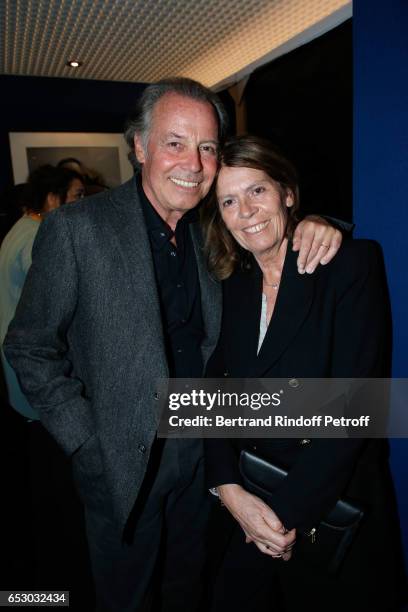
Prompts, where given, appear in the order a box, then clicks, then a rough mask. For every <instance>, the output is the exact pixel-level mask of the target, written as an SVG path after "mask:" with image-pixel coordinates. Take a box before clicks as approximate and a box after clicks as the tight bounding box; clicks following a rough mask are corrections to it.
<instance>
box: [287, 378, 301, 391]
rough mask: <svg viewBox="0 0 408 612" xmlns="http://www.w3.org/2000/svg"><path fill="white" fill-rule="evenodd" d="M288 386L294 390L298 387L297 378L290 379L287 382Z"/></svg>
mask: <svg viewBox="0 0 408 612" xmlns="http://www.w3.org/2000/svg"><path fill="white" fill-rule="evenodd" d="M289 386H290V387H292V388H293V389H296V388H297V387H298V386H299V381H298V379H297V378H291V379H290V381H289Z"/></svg>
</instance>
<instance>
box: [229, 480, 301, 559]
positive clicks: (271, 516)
mask: <svg viewBox="0 0 408 612" xmlns="http://www.w3.org/2000/svg"><path fill="white" fill-rule="evenodd" d="M217 490H218V494H219V496H220V499H221V501H222V503H223V504H224V506H225V507H226V508H227V509H228V510H229V511H230V512H231V514H232V516H233V517H234V518H235V519H236V520H237V521H238V523H239V524H240V525H241V527H242V529H243V531H244V533H245V536H246V541H247V543H249V542H254V544H255V545H256V546H257V547H258V549H259V550H260V551H261V552H262V553H264V554H266V555H270V556H271V557H282V559H284V560H285V561H287V560H289V559H290V557H291V548H292V546H293V544H294V542H295V538H296V530H295V529H292V531H288V532H286V530H285V527H284V526H283V524H282V522H281V521H280V520H279V518H278V517H277V515H276V514H275V512H274V511H273V510H272V509H271V508H270V507H269V506H268V505H267V504H265V502H263V501H262V500H261V499H260V498H259V497H256V495H252V493H248V491H245V489H243V488H242V487H241V486H240V485H237V484H226V485H221V486H219V487H217Z"/></svg>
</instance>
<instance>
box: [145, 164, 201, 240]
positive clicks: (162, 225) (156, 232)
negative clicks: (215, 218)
mask: <svg viewBox="0 0 408 612" xmlns="http://www.w3.org/2000/svg"><path fill="white" fill-rule="evenodd" d="M136 185H137V191H138V195H139V198H140V201H141V204H142V210H143V214H144V218H145V221H146V227H147V231H148V232H149V234H150V235H151V237H152V239H153V241H154V244H155V245H156V246H163V245H164V244H165V243H166V242H168V241H169V240H171V238H172V237H173V235H174V233H175V234H176V236H177V234H178V233H179V231H180V230H181V229H182V228H183V227H185V226H186V225H188V224H190V223H194V221H197V220H198V210H197V207H196V208H192V209H191V210H189V211H188V212H186V213H185V214H184V215H183V216H182V217H181V219H180V220H179V221H178V223H177V226H176V231H175V232H173V230H172V229H171V228H170V227H169V226H168V225H167V223H166V222H165V221H164V220H163V219H162V218H161V216H160V215H159V213H158V212H157V211H156V210H155V208H154V207H153V206H152V204H151V202H150V200H149V199H148V197H147V195H146V194H145V191H144V189H143V186H142V177H141V174H138V175H137V177H136Z"/></svg>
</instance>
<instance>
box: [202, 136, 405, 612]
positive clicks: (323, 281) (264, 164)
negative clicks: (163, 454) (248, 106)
mask: <svg viewBox="0 0 408 612" xmlns="http://www.w3.org/2000/svg"><path fill="white" fill-rule="evenodd" d="M298 203H299V197H298V185H297V178H296V174H295V171H294V169H293V167H292V166H291V164H290V163H289V162H288V161H287V160H285V159H284V158H283V157H282V156H281V155H280V154H279V153H278V152H277V151H275V150H274V149H273V148H272V146H271V145H270V144H269V143H267V142H266V141H263V140H261V139H258V138H255V137H251V136H243V137H240V138H236V139H232V140H230V141H229V142H228V143H227V144H226V145H225V147H224V149H223V151H222V154H221V166H220V171H219V175H218V180H217V185H216V201H215V202H211V201H210V202H209V203H208V204H207V206H206V208H205V210H204V211H203V221H204V226H205V231H206V246H207V252H208V261H209V266H210V268H211V269H212V271H213V273H214V274H215V275H216V276H217V277H218V278H219V279H222V280H224V311H223V326H222V333H221V337H220V340H219V344H218V347H217V349H216V351H215V353H214V355H213V357H212V358H211V361H210V364H209V367H208V371H207V375H208V376H211V377H221V376H225V375H228V376H231V377H234V378H240V377H242V378H245V377H253V378H259V377H268V378H275V377H276V378H284V377H287V378H293V377H296V378H325V377H333V378H340V377H353V378H360V377H385V376H387V375H388V365H389V350H388V349H389V340H388V331H389V308H388V304H387V300H386V284H385V279H384V274H383V264H382V259H381V252H380V249H379V247H378V246H377V245H376V244H375V243H373V242H370V241H348V242H347V241H346V242H345V243H344V245H343V247H342V249H341V250H340V252H339V254H338V256H337V257H336V258H335V260H334V261H333V262H331V263H330V264H329V265H328V266H326V267H320V268H319V269H318V270H317V271H316V272H315V274H314V275H313V276H301V275H299V274H298V272H297V269H296V258H295V254H294V253H293V252H292V250H291V245H290V240H291V236H292V231H293V228H294V225H295V220H296V211H297V208H298ZM242 450H251V451H252V452H253V453H255V454H256V455H257V456H260V457H262V458H263V459H265V460H267V461H269V462H271V463H274V464H277V465H279V466H281V467H283V468H285V469H288V471H289V475H288V476H287V477H286V479H285V480H284V481H282V482H283V484H282V485H280V486H278V487H277V488H276V489H274V490H273V492H272V493H271V495H270V496H269V498H268V504H266V503H265V501H264V500H263V499H261V498H260V497H258V496H257V495H255V494H253V493H251V492H250V491H248V490H246V488H245V486H244V481H243V478H242V475H241V472H240V469H239V457H240V452H241V451H242ZM206 460H207V474H208V484H209V486H210V487H212V488H215V492H216V493H218V495H219V497H220V499H221V502H222V504H223V505H224V506H225V507H226V508H227V510H228V511H229V512H230V514H231V517H233V519H234V521H233V522H234V527H233V532H232V535H231V539H230V541H229V544H228V547H227V551H226V553H225V556H224V559H223V562H222V564H221V568H220V571H219V574H218V578H217V581H216V586H215V592H214V601H213V608H212V610H213V611H218V610H221V609H232V610H234V611H235V612H239V611H240V610H242V611H244V610H245V612H249V611H251V610H254V611H255V610H256V611H257V612H261V611H263V610H270V611H271V610H278V609H279V610H281V609H283V610H285V611H292V610H293V611H294V610H298V609H301V608H305V609H309V608H310V609H314V610H325V611H328V610H330V611H333V610H345V609H348V610H367V611H368V610H370V611H374V610H381V611H382V612H385V611H387V610H395V609H397V608H396V606H397V602H398V589H399V581H398V579H399V576H400V575H401V576H402V573H401V572H402V569H401V568H402V566H401V559H400V556H399V536H398V518H397V513H396V508H395V501H394V496H393V489H392V483H391V479H390V475H389V469H388V463H387V448H386V444H385V443H384V441H381V440H371V441H364V440H359V439H314V440H305V439H303V440H297V439H286V440H282V439H280V440H277V439H267V440H266V439H258V440H250V439H240V440H232V439H228V440H216V439H214V440H206ZM343 496H346V497H350V498H352V499H354V500H356V501H359V502H361V503H362V504H363V505H364V507H367V512H366V516H365V519H364V521H363V523H362V525H361V527H360V529H359V531H358V533H357V535H356V537H355V539H354V541H353V544H352V546H351V548H350V550H349V551H348V553H347V554H346V556H345V558H344V562H343V564H342V566H341V567H340V569H339V570H338V571H337V573H336V574H334V575H333V574H329V573H328V571H327V567H326V566H325V565H324V563H322V562H321V560H320V562H319V550H320V549H321V546H322V545H321V544H319V527H318V526H319V523H320V521H321V520H322V519H324V518H325V516H326V515H327V514H328V512H329V511H330V509H331V508H332V507H333V506H334V505H335V504H336V502H337V500H338V499H339V498H340V497H343ZM316 528H317V532H316V536H317V537H316V542H315V543H312V542H311V541H310V540H309V539H308V538H307V537H305V536H303V537H302V536H301V535H300V534H301V533H305V532H308V531H310V532H311V533H315V531H312V530H315V529H316ZM296 536H297V541H296V543H295V538H296ZM316 551H317V554H316ZM285 561H286V562H285ZM280 606H282V607H280Z"/></svg>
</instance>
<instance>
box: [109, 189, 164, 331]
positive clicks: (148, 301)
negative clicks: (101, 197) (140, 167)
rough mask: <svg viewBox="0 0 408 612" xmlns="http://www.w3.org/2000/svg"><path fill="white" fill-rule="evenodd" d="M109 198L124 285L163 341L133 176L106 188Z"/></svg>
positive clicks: (146, 242)
mask: <svg viewBox="0 0 408 612" xmlns="http://www.w3.org/2000/svg"><path fill="white" fill-rule="evenodd" d="M110 197H111V201H112V204H113V206H112V218H111V223H112V229H113V232H112V239H113V240H115V241H116V248H117V249H118V252H119V253H120V254H121V259H122V262H123V266H124V269H125V274H126V278H127V279H129V283H128V286H129V288H130V289H131V290H133V292H134V296H135V310H136V311H137V312H138V313H140V312H143V313H144V316H146V314H148V316H149V318H150V321H151V326H152V328H153V329H155V330H157V333H158V340H159V341H161V342H164V341H163V329H162V320H161V313H160V302H159V296H158V292H157V285H156V278H155V272H154V264H153V257H152V253H151V247H150V242H149V236H148V233H147V229H146V223H145V219H144V216H143V210H142V206H141V203H140V200H139V196H138V193H137V188H136V180H135V179H134V178H133V179H131V180H130V181H128V182H127V183H124V184H123V185H121V187H119V188H118V189H115V190H112V191H111V192H110Z"/></svg>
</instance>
